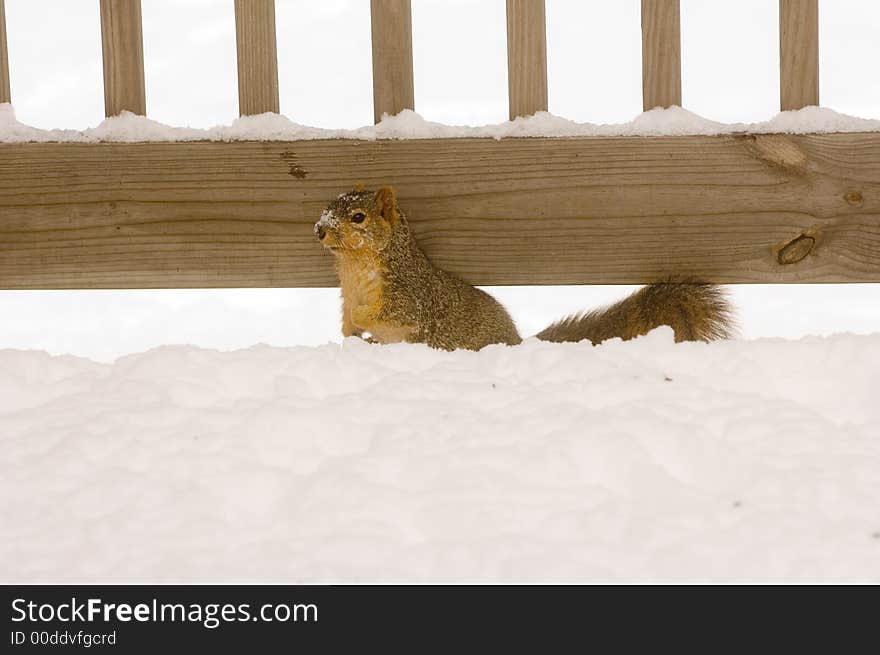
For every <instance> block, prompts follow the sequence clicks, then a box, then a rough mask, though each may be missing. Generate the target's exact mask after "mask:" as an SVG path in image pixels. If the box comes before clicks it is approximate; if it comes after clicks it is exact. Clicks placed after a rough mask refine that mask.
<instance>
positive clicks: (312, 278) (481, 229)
mask: <svg viewBox="0 0 880 655" xmlns="http://www.w3.org/2000/svg"><path fill="white" fill-rule="evenodd" d="M2 9H3V0H0V100H3V99H5V100H8V99H9V88H8V87H9V84H8V74H7V57H6V51H5V26H4V24H3V18H2V17H3V12H2ZM371 10H372V38H373V78H374V80H373V95H374V112H375V118H376V120H379V119H380V118H381V116H382V115H383V114H384V113H388V114H393V113H397V112H399V111H400V110H402V109H405V108H414V93H413V66H412V32H411V9H410V3H409V1H408V0H372V2H371ZM235 17H236V42H237V44H238V88H239V106H240V111H241V113H242V114H254V113H261V112H264V111H278V110H279V102H278V72H277V68H278V67H277V61H276V59H277V58H276V46H275V16H274V2H273V0H235ZM779 19H780V106H781V107H782V108H783V109H793V108H799V107H802V106H805V105H808V104H816V103H817V102H818V63H817V62H818V50H817V33H818V12H817V1H816V0H781V1H780V13H779ZM101 22H102V31H101V33H102V39H103V43H104V48H103V52H104V86H105V105H106V111H107V114H108V115H114V114H116V113H118V112H119V111H120V110H122V109H127V110H130V111H133V112H136V113H140V114H143V113H145V112H146V109H147V107H146V104H147V103H146V102H145V100H146V99H145V97H144V80H143V54H142V44H141V38H142V37H141V25H140V2H139V1H138V0H101ZM679 32H680V21H679V3H678V0H642V45H643V48H642V61H643V95H644V106H645V108H646V109H650V108H652V107H655V106H664V107H665V106H669V105H673V104H681V102H682V96H681V63H680V62H681V55H680V36H679ZM507 36H508V73H509V80H508V81H509V98H510V116H511V117H515V116H518V115H527V114H531V113H534V112H535V111H539V110H544V109H547V63H546V61H547V60H546V44H545V27H544V2H543V1H542V0H507ZM871 73H872V74H873V71H871ZM13 91H14V89H13ZM282 109H283V108H282ZM356 181H362V182H364V183H365V184H367V185H368V186H370V185H379V184H389V183H390V184H394V185H395V186H396V187H397V189H398V192H399V196H400V199H401V203H402V206H403V209H404V210H405V211H406V213H407V215H408V216H409V217H410V220H411V221H412V223H413V229H414V231H415V232H416V234H417V235H418V237H419V239H420V241H421V243H422V244H423V246H424V248H425V250H426V251H427V252H428V254H429V255H430V256H431V257H432V258H433V259H434V260H435V261H436V262H437V263H438V264H440V265H441V266H443V267H445V268H447V269H449V270H451V271H454V272H456V273H458V274H460V275H462V276H463V277H464V278H466V279H467V280H469V281H471V282H473V283H476V284H562V283H570V284H577V283H641V282H648V281H651V280H655V279H657V278H659V277H662V276H664V275H668V274H671V273H684V274H691V275H697V276H700V277H703V278H705V279H708V280H710V281H715V282H721V283H736V282H848V281H865V282H867V281H871V282H877V281H880V133H859V134H824V135H798V136H788V135H726V136H717V137H705V136H689V137H657V138H645V137H611V138H591V137H576V138H529V139H505V140H501V141H496V140H493V139H431V140H413V141H391V140H388V141H376V142H359V141H353V140H323V141H292V142H277V141H275V142H234V143H209V142H196V143H142V144H114V143H88V144H86V143H46V144H37V143H28V144H0V288H77V287H79V288H99V287H128V288H131V287H229V286H231V287H234V286H327V285H333V284H335V283H336V279H335V276H334V274H333V272H332V262H331V258H330V257H329V256H328V255H327V254H326V253H325V252H324V251H323V250H322V249H321V248H320V247H319V245H318V244H317V243H316V241H315V239H314V236H313V235H312V225H313V223H314V221H315V219H316V218H317V217H318V215H319V214H320V212H321V210H322V208H323V207H324V206H325V204H326V203H327V202H328V200H330V199H331V198H333V197H334V196H335V195H336V194H337V193H338V192H340V191H342V190H345V189H347V188H350V187H351V185H352V184H353V183H354V182H356Z"/></svg>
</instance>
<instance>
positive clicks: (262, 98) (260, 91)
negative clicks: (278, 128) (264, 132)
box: [235, 0, 279, 116]
mask: <svg viewBox="0 0 880 655" xmlns="http://www.w3.org/2000/svg"><path fill="white" fill-rule="evenodd" d="M235 45H236V50H237V53H238V111H239V113H240V114H241V115H242V116H250V115H252V114H262V113H264V112H267V111H271V112H274V113H276V114H277V113H278V111H279V109H278V53H277V46H276V39H275V0H235Z"/></svg>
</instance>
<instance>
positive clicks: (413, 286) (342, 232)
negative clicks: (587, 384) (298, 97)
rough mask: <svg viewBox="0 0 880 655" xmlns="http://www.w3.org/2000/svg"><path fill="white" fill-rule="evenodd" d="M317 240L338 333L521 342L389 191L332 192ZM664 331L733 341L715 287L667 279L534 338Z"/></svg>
mask: <svg viewBox="0 0 880 655" xmlns="http://www.w3.org/2000/svg"><path fill="white" fill-rule="evenodd" d="M315 234H316V235H317V236H318V238H319V239H320V241H321V243H322V245H323V246H324V247H325V248H327V249H328V250H330V251H331V252H332V253H333V255H334V257H335V260H336V272H337V274H338V276H339V281H340V287H341V290H342V334H343V336H352V335H355V336H360V337H365V335H366V334H367V333H369V337H368V338H370V339H371V340H373V341H378V342H380V343H394V342H399V341H407V342H410V343H425V344H427V345H429V346H431V347H433V348H442V349H444V350H455V349H457V348H464V349H469V350H479V349H480V348H483V347H484V346H487V345H489V344H493V343H505V344H510V345H514V344H518V343H520V341H521V338H520V336H519V333H518V332H517V329H516V325H515V324H514V322H513V320H512V319H511V318H510V315H509V314H508V313H507V310H505V309H504V307H503V306H502V305H501V303H499V302H498V301H497V300H495V298H493V297H492V296H490V295H489V294H488V293H486V292H485V291H482V290H481V289H477V288H476V287H474V286H472V285H470V284H468V283H467V282H465V281H464V280H462V279H460V278H458V277H456V276H455V275H453V274H451V273H448V272H447V271H444V270H442V269H440V268H437V267H436V266H434V265H433V264H432V263H431V261H430V260H429V259H428V257H427V256H426V255H425V253H424V252H422V250H421V248H419V246H418V243H417V242H416V239H415V237H414V236H413V234H412V232H411V231H410V228H409V223H408V222H407V220H406V216H405V215H404V214H403V212H402V211H401V210H400V207H399V206H398V204H397V199H396V197H395V195H394V191H393V189H391V187H382V188H381V189H379V190H378V191H367V190H365V189H364V188H363V187H361V186H358V187H356V188H355V190H354V191H351V192H350V193H343V194H341V195H339V196H338V197H337V198H336V199H335V200H333V201H332V202H331V203H330V205H329V206H328V207H327V209H326V210H325V211H324V212H323V213H322V214H321V218H320V219H319V220H318V222H317V223H316V224H315ZM661 325H669V326H671V327H672V329H673V330H674V331H675V339H676V341H692V340H701V341H709V340H711V339H720V338H724V337H727V336H730V333H731V331H732V327H731V326H732V312H731V311H730V307H729V305H728V303H727V301H726V299H725V298H724V296H723V294H722V292H721V290H720V289H719V288H718V287H717V286H713V285H710V284H706V283H704V282H700V281H696V280H686V279H669V280H666V281H663V282H658V283H656V284H651V285H649V286H647V287H644V288H642V289H640V290H639V291H637V292H636V293H634V294H632V295H631V296H629V297H628V298H625V299H624V300H621V301H620V302H618V303H615V304H614V305H611V306H610V307H608V308H607V309H604V310H596V311H591V312H587V313H584V314H577V315H573V316H570V317H568V318H565V319H562V320H561V321H558V322H557V323H554V324H553V325H551V326H549V327H548V328H546V329H545V330H543V331H542V332H540V333H538V334H537V335H536V336H537V337H538V338H539V339H542V340H544V341H582V340H584V339H589V340H590V341H591V342H593V343H599V342H601V341H604V340H605V339H610V338H613V337H620V338H622V339H631V338H633V337H635V336H638V335H640V334H646V333H647V332H649V331H650V330H652V329H654V328H656V327H659V326H661Z"/></svg>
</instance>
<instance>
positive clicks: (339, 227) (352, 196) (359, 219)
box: [315, 184, 406, 256]
mask: <svg viewBox="0 0 880 655" xmlns="http://www.w3.org/2000/svg"><path fill="white" fill-rule="evenodd" d="M401 228H402V229H403V230H404V231H405V230H406V218H405V217H404V216H403V214H402V213H401V211H400V208H399V207H398V206H397V198H396V197H395V195H394V189H392V188H391V187H390V186H383V187H381V188H380V189H379V190H378V191H370V190H367V189H364V186H363V185H362V184H358V185H356V186H355V188H354V190H353V191H350V192H348V193H342V194H340V195H339V196H337V197H336V199H335V200H333V201H332V202H331V203H330V204H329V205H328V206H327V209H325V210H324V211H323V212H322V213H321V218H319V219H318V222H317V223H315V235H317V237H318V239H319V240H320V241H321V244H322V245H323V246H324V247H325V248H327V249H328V250H330V251H332V252H333V254H334V255H336V256H353V255H369V254H373V253H376V252H379V251H381V250H384V249H385V247H386V246H387V245H388V244H389V243H390V242H391V239H392V236H393V235H394V234H396V233H400V232H401Z"/></svg>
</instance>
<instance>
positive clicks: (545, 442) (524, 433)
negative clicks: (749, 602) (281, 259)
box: [0, 328, 880, 582]
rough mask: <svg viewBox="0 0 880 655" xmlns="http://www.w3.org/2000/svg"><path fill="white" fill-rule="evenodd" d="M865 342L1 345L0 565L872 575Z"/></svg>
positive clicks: (879, 449) (877, 461)
mask: <svg viewBox="0 0 880 655" xmlns="http://www.w3.org/2000/svg"><path fill="white" fill-rule="evenodd" d="M878 372H880V335H873V336H853V335H841V336H834V337H829V338H816V337H812V338H805V339H802V340H800V341H783V340H771V339H765V340H758V341H730V342H721V343H713V344H709V345H707V344H693V343H689V344H674V343H673V342H672V336H671V331H670V330H669V329H667V328H661V329H659V330H656V331H655V332H653V333H651V334H650V335H648V336H647V337H644V338H641V339H638V340H636V341H633V342H628V343H623V342H620V341H611V342H607V343H606V344H604V345H602V346H599V347H591V346H589V345H587V344H547V343H541V342H537V341H534V340H529V341H527V342H525V343H524V344H523V345H522V346H518V347H513V348H510V347H502V346H497V347H490V348H487V349H485V350H483V351H481V352H479V353H470V352H455V353H446V352H438V351H432V350H429V349H427V348H425V347H422V346H413V345H406V344H401V345H394V346H371V345H368V344H365V343H363V342H360V341H357V340H347V341H346V342H344V343H343V344H342V345H339V344H330V345H327V346H322V347H317V348H308V347H298V348H290V349H280V348H271V347H268V346H256V347H253V348H250V349H247V350H238V351H233V352H217V351H212V350H203V349H199V348H195V347H187V346H174V347H171V346H166V347H162V348H158V349H155V350H151V351H148V352H144V353H140V354H136V355H130V356H126V357H123V358H120V359H119V360H117V361H116V362H115V363H113V364H98V363H95V362H91V361H89V360H84V359H78V358H75V357H70V356H56V357H53V356H49V355H47V354H46V353H42V352H36V351H13V350H5V351H0V446H2V451H3V457H2V460H0V534H2V540H0V579H2V580H3V581H5V582H21V581H24V582H35V581H56V582H61V581H88V582H98V581H108V582H121V581H141V582H147V581H150V582H152V581H186V582H195V581H213V582H219V581H245V580H249V581H270V582H359V581H407V582H413V581H504V582H510V581H520V582H522V581H811V582H815V581H823V582H825V581H872V582H880V403H878V402H877V395H876V394H877V386H878V382H880V376H878Z"/></svg>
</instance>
